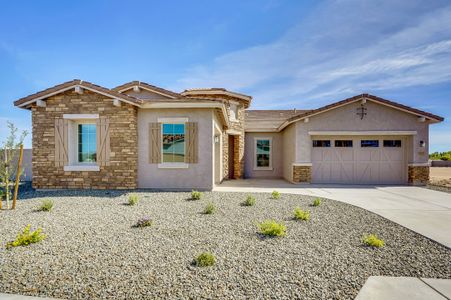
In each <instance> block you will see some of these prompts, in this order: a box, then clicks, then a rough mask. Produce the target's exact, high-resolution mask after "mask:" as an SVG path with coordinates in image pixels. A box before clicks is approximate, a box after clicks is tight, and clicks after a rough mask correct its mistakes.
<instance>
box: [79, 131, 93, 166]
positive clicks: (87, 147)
mask: <svg viewBox="0 0 451 300" xmlns="http://www.w3.org/2000/svg"><path fill="white" fill-rule="evenodd" d="M96 147H97V139H96V125H95V124H78V162H79V163H94V162H96V155H97V149H96Z"/></svg>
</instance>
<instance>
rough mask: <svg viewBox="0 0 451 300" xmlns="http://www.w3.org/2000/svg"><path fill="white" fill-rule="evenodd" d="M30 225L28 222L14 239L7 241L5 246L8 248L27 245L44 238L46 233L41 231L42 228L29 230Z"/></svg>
mask: <svg viewBox="0 0 451 300" xmlns="http://www.w3.org/2000/svg"><path fill="white" fill-rule="evenodd" d="M30 227H31V225H30V224H28V225H27V226H26V227H25V228H24V230H23V231H22V232H21V233H19V234H18V235H17V237H16V239H15V240H14V241H11V242H8V243H7V244H6V248H7V249H10V248H13V247H18V246H27V245H30V244H33V243H38V242H40V241H42V240H43V239H45V237H46V235H45V234H43V233H42V228H38V229H36V230H35V231H32V232H30Z"/></svg>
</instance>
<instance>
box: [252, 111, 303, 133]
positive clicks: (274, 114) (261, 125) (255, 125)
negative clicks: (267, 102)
mask: <svg viewBox="0 0 451 300" xmlns="http://www.w3.org/2000/svg"><path fill="white" fill-rule="evenodd" d="M305 112H307V111H306V110H297V109H289V110H246V112H245V117H244V120H245V122H244V127H245V130H246V131H248V132H251V131H253V132H259V131H278V128H279V127H280V125H282V124H283V123H284V122H285V121H286V120H287V119H289V118H291V117H293V116H296V115H298V114H299V113H305Z"/></svg>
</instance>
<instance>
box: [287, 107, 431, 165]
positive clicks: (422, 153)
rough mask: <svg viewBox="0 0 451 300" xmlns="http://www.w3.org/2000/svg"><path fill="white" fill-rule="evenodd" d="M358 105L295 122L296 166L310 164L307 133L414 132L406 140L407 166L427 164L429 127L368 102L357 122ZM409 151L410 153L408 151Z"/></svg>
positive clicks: (309, 141) (406, 114)
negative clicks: (364, 111)
mask: <svg viewBox="0 0 451 300" xmlns="http://www.w3.org/2000/svg"><path fill="white" fill-rule="evenodd" d="M358 107H360V102H356V103H352V104H349V105H345V106H343V107H340V108H336V109H333V110H331V111H328V112H325V113H322V114H319V115H317V116H313V117H310V119H309V122H308V123H304V122H303V121H299V122H297V123H296V137H297V139H296V149H297V151H296V157H295V159H296V162H299V163H302V162H310V161H311V146H312V145H311V143H312V142H311V138H310V136H309V134H308V132H309V131H339V130H348V131H362V130H367V131H375V130H394V131H399V130H403V131H417V134H416V135H414V136H412V137H410V138H408V140H407V141H408V142H407V147H408V149H409V150H408V151H409V153H408V155H407V158H408V160H409V161H408V163H427V162H428V152H429V150H428V144H429V124H428V123H427V122H418V118H417V116H415V115H412V114H410V113H405V112H402V111H400V110H397V109H393V108H390V107H387V106H385V105H380V104H376V103H373V102H371V101H368V102H367V103H366V104H365V107H366V108H367V111H366V112H367V115H366V116H365V117H364V118H363V120H361V119H360V116H358V115H357V114H356V112H357V110H356V109H357V108H358ZM420 141H424V142H425V143H426V147H424V148H420V147H419V144H420ZM412 148H413V150H412Z"/></svg>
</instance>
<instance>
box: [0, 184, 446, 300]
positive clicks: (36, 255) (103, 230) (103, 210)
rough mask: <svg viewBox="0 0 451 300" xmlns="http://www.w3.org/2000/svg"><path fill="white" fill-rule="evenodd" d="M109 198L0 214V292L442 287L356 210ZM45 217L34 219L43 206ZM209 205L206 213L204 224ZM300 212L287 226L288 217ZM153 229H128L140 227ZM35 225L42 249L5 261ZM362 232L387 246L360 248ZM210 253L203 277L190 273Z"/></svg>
mask: <svg viewBox="0 0 451 300" xmlns="http://www.w3.org/2000/svg"><path fill="white" fill-rule="evenodd" d="M138 195H139V196H140V199H141V201H140V202H139V204H138V205H137V206H128V205H124V204H125V203H126V202H127V193H126V192H119V191H65V192H53V193H52V192H46V193H44V192H28V193H25V194H24V195H23V196H24V197H26V198H29V199H28V200H24V201H21V202H20V203H19V205H18V209H17V210H16V211H1V212H0V268H1V270H0V292H6V293H18V294H25V295H34V296H38V295H39V296H48V297H55V298H63V299H95V298H114V299H143V298H170V299H180V298H227V299H243V298H253V299H264V298H265V299H266V298H277V299H293V298H300V299H325V298H327V299H354V297H355V296H356V295H357V293H358V291H359V289H360V288H361V287H362V286H363V284H364V282H365V280H366V279H367V278H368V277H369V276H375V275H387V276H415V277H432V278H451V265H450V262H451V250H450V249H447V248H445V247H444V246H441V245H440V244H437V243H435V242H432V241H430V240H429V239H427V238H424V237H422V236H420V235H418V234H416V233H414V232H412V231H410V230H408V229H405V228H404V227H402V226H400V225H397V224H395V223H393V222H391V221H388V220H386V219H384V218H382V217H379V216H377V215H375V214H373V213H370V212H367V211H365V210H363V209H360V208H357V207H354V206H350V205H347V204H345V203H341V202H336V201H333V200H327V199H323V201H322V205H321V206H320V207H310V206H309V204H310V203H311V202H312V198H311V197H307V196H300V195H285V194H283V195H282V197H281V199H280V200H273V199H270V198H269V197H270V195H268V194H255V197H256V200H257V202H256V205H255V206H253V207H243V206H240V203H241V202H242V201H243V200H244V199H245V197H246V194H243V193H217V192H215V193H205V194H204V198H203V199H202V200H199V201H187V198H189V193H151V192H146V191H140V192H138ZM47 198H50V199H53V200H54V202H55V207H54V210H53V211H52V212H50V213H48V212H36V211H35V209H36V208H37V207H38V206H39V204H40V202H41V200H43V199H47ZM208 201H213V202H214V203H215V204H216V207H217V212H216V213H215V214H213V215H204V214H202V211H203V209H204V207H205V205H206V203H207V202H208ZM296 206H300V207H302V208H306V209H308V210H310V211H311V219H310V221H308V222H298V221H294V220H292V211H293V209H294V207H296ZM146 215H148V216H151V217H152V218H153V219H154V225H153V226H152V227H146V228H135V227H133V225H134V224H135V223H136V221H137V220H138V219H139V218H141V217H143V216H146ZM265 219H276V220H279V221H283V222H284V223H285V224H286V226H287V235H286V236H285V237H283V238H269V239H262V238H260V237H259V236H258V235H257V234H256V226H255V222H258V221H263V220H265ZM27 224H31V226H32V228H36V227H38V226H41V227H42V228H43V230H44V232H45V233H46V234H47V235H48V237H47V239H46V240H44V241H43V242H41V243H38V244H33V245H30V246H28V247H17V248H14V249H12V250H5V244H6V242H7V241H9V240H12V239H14V237H15V235H16V234H17V232H18V231H20V230H21V229H22V228H23V227H25V225H27ZM365 233H375V234H377V235H378V236H380V237H381V238H383V239H384V240H385V242H386V247H384V248H382V249H371V248H367V247H363V246H362V245H361V241H360V239H361V237H362V235H363V234H365ZM202 251H210V252H212V253H213V254H214V255H215V256H216V260H217V263H216V265H215V266H213V267H207V268H198V267H195V266H192V265H191V262H192V260H193V258H194V257H195V256H197V255H198V254H200V253H201V252H202Z"/></svg>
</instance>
